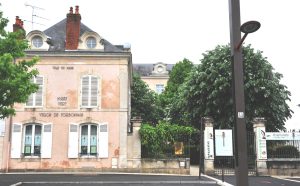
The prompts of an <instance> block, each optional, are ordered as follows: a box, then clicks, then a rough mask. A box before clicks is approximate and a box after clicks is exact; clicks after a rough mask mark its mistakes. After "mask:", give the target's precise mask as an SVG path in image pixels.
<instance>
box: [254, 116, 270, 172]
mask: <svg viewBox="0 0 300 186" xmlns="http://www.w3.org/2000/svg"><path fill="white" fill-rule="evenodd" d="M265 122H266V120H265V119H264V118H254V120H253V130H254V133H255V146H256V149H255V150H256V169H257V170H256V171H257V174H258V175H267V174H268V169H267V141H266V127H265Z"/></svg>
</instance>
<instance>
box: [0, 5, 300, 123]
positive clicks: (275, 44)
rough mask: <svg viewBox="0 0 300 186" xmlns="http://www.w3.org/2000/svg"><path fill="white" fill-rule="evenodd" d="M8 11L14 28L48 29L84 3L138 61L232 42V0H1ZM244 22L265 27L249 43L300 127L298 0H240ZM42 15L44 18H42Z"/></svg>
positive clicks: (86, 14)
mask: <svg viewBox="0 0 300 186" xmlns="http://www.w3.org/2000/svg"><path fill="white" fill-rule="evenodd" d="M1 4H2V7H1V10H3V12H4V17H7V18H9V20H10V23H9V27H8V28H7V29H8V30H12V24H13V23H14V20H15V16H16V15H18V16H20V18H21V19H23V20H26V21H25V28H26V31H27V32H29V31H31V30H32V24H31V23H30V22H28V21H31V20H32V10H33V9H32V8H31V7H30V6H25V4H28V5H32V6H36V7H39V8H43V9H38V8H35V9H34V15H36V16H34V19H33V21H34V22H36V23H39V24H43V25H44V26H43V25H39V24H34V25H33V29H38V30H42V31H43V30H45V29H47V28H48V27H50V26H52V25H53V24H55V23H57V22H59V21H61V20H62V19H64V18H65V17H66V14H67V13H68V11H69V7H70V6H73V7H74V6H75V5H79V6H80V8H79V9H80V10H79V12H80V14H81V17H82V22H83V23H84V24H85V25H87V26H88V27H90V28H91V29H93V30H94V31H96V32H97V33H99V34H100V36H102V37H103V38H105V39H106V40H108V41H110V42H111V43H112V44H125V43H130V44H131V51H132V55H133V63H157V62H164V63H176V62H178V61H181V60H182V59H183V58H187V59H189V60H191V61H193V62H194V63H199V60H200V59H201V58H202V54H203V53H205V52H206V51H207V50H212V49H214V48H215V47H216V46H217V45H223V44H228V43H229V42H230V37H229V14H228V0H1ZM240 4H241V22H242V23H243V22H246V21H249V20H257V21H259V22H260V23H261V28H260V29H259V30H258V31H257V32H255V33H253V34H251V35H248V37H247V39H246V41H245V44H251V45H252V47H253V48H255V49H256V50H261V51H263V52H264V53H263V54H264V56H265V57H267V58H268V61H269V62H270V63H271V64H272V65H273V67H274V69H275V71H276V72H279V73H281V74H283V76H284V78H283V80H282V83H283V84H285V85H286V86H287V87H288V90H289V91H290V92H291V93H292V96H291V99H292V101H291V102H290V103H289V105H290V107H291V109H292V110H293V111H294V114H293V117H292V119H290V120H289V121H287V123H286V127H287V128H297V129H299V128H300V125H299V124H300V107H297V104H300V97H299V94H300V88H299V87H300V86H297V80H298V79H299V74H300V73H299V65H300V62H299V61H300V59H299V57H298V54H299V53H300V52H299V51H300V47H299V43H300V36H299V33H300V24H299V19H300V11H299V7H300V6H299V5H300V1H299V0H240ZM39 17H42V18H39Z"/></svg>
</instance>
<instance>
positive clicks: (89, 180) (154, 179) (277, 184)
mask: <svg viewBox="0 0 300 186" xmlns="http://www.w3.org/2000/svg"><path fill="white" fill-rule="evenodd" d="M220 180H221V177H220V176H216V177H212V178H211V177H206V176H202V177H201V180H199V179H198V177H197V176H183V175H176V176H169V175H139V174H109V173H107V174H105V173H103V174H97V173H82V174H80V173H63V174H56V173H47V174H43V173H33V174H28V173H23V174H21V173H20V174H0V186H18V185H21V186H23V185H25V186H29V185H30V186H36V185H42V186H62V185H66V186H71V185H75V186H77V185H78V186H94V185H101V186H104V185H105V186H120V185H122V186H160V185H161V186H171V185H175V186H176V185H187V186H196V185H197V186H199V185H201V186H217V185H222V183H220ZM224 181H225V183H224V185H225V186H231V185H235V177H234V176H225V180H224ZM299 185H300V177H286V178H275V177H256V176H250V177H249V186H299Z"/></svg>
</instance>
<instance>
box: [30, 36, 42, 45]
mask: <svg viewBox="0 0 300 186" xmlns="http://www.w3.org/2000/svg"><path fill="white" fill-rule="evenodd" d="M31 43H32V45H33V46H34V47H35V48H41V47H42V46H43V39H42V37H40V36H34V37H33V38H32V40H31Z"/></svg>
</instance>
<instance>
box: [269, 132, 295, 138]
mask: <svg viewBox="0 0 300 186" xmlns="http://www.w3.org/2000/svg"><path fill="white" fill-rule="evenodd" d="M266 139H267V140H300V132H266Z"/></svg>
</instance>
